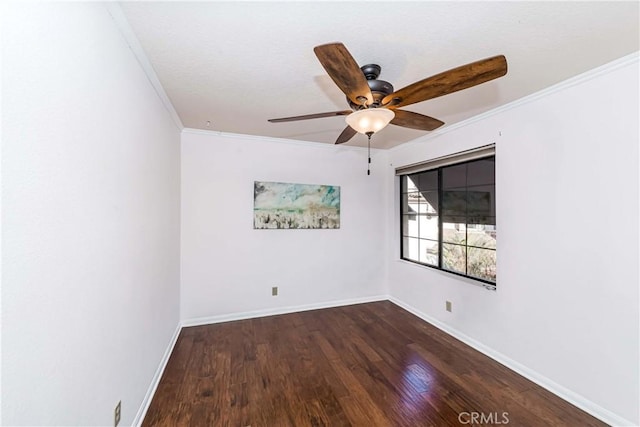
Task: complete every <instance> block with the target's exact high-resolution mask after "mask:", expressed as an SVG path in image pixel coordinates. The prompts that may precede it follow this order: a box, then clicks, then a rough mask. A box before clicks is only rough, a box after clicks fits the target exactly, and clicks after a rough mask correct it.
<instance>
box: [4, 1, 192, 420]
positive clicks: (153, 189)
mask: <svg viewBox="0 0 640 427" xmlns="http://www.w3.org/2000/svg"><path fill="white" fill-rule="evenodd" d="M2 31H3V34H2V35H3V44H2V48H3V50H2V60H3V65H2V66H3V68H2V78H3V80H2V89H3V98H2V110H3V111H2V113H3V116H2V128H3V135H2V137H3V138H2V151H3V152H2V174H3V175H2V181H3V188H2V199H3V207H4V210H3V235H2V245H3V252H2V266H3V271H2V274H3V276H2V345H3V347H2V399H1V400H2V423H3V425H113V410H114V407H115V405H116V403H117V402H118V401H119V400H122V421H121V425H130V424H131V423H132V422H133V420H134V417H135V416H136V412H137V411H138V409H139V408H140V407H141V404H142V402H143V399H144V396H145V393H146V392H147V389H148V387H149V385H150V384H151V383H152V378H153V376H154V373H155V371H156V369H157V368H158V366H159V364H160V361H161V359H162V357H163V353H164V352H165V350H166V349H167V346H168V345H169V344H170V342H171V339H172V336H173V334H174V332H175V330H176V327H177V325H178V322H179V206H180V205H179V203H180V202H179V197H180V193H179V191H180V188H179V179H180V169H179V168H180V164H179V156H180V151H179V150H180V148H179V141H180V134H179V130H178V129H177V127H176V126H175V124H174V122H173V121H172V119H171V116H170V115H169V113H168V112H167V111H166V110H165V108H164V107H163V104H162V103H161V102H160V100H159V98H158V96H157V94H156V93H155V91H154V90H153V88H152V87H151V85H150V84H149V81H148V79H147V77H146V75H145V74H144V73H143V71H142V69H141V68H140V66H139V65H138V62H137V61H136V59H135V57H134V56H133V54H132V53H131V51H130V50H129V48H128V46H127V44H126V43H125V40H124V39H123V38H122V36H121V34H120V33H119V30H118V29H117V28H116V26H115V25H114V22H113V19H112V18H111V16H110V14H109V13H108V11H107V9H106V8H105V5H103V4H99V3H86V2H85V3H42V2H41V3H27V4H26V5H24V6H20V5H15V4H13V5H11V6H7V5H5V8H4V10H3V21H2Z"/></svg>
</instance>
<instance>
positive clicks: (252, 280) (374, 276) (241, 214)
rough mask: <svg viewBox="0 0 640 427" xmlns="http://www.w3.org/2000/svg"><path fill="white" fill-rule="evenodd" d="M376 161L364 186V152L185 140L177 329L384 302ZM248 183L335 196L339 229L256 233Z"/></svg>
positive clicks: (211, 138) (376, 158)
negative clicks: (311, 187)
mask: <svg viewBox="0 0 640 427" xmlns="http://www.w3.org/2000/svg"><path fill="white" fill-rule="evenodd" d="M372 158H373V159H372V162H373V163H372V166H371V170H372V172H371V175H370V176H367V174H366V170H367V169H366V168H367V163H366V162H367V160H366V159H367V158H366V150H363V149H359V148H350V147H346V146H339V147H335V146H330V145H322V144H311V143H302V142H286V141H277V140H269V139H267V138H255V137H242V136H225V135H217V134H214V133H206V132H197V131H191V132H189V131H186V130H185V131H184V132H183V135H182V180H181V182H182V214H181V221H182V228H181V233H182V246H181V256H182V264H181V266H182V281H181V316H182V318H183V320H185V321H192V320H194V319H201V318H211V317H215V316H222V315H228V314H239V313H246V312H255V311H263V312H264V311H265V310H275V311H282V310H284V309H286V308H288V307H298V306H302V305H307V304H330V303H331V302H332V301H339V300H348V299H354V298H366V297H372V296H377V295H384V294H386V292H387V289H386V273H385V264H386V263H385V262H384V259H385V255H386V249H385V248H386V240H385V239H386V233H385V227H386V224H387V220H386V211H385V210H384V209H382V206H384V204H383V203H384V198H385V192H384V191H383V190H382V189H383V188H384V187H385V172H386V168H385V166H386V153H385V152H384V151H382V152H380V151H376V152H372ZM254 181H276V182H291V183H300V184H330V185H338V186H340V191H341V201H340V202H341V204H340V211H341V212H340V214H341V226H340V229H337V230H335V229H334V230H254V229H253V183H254ZM272 286H278V287H279V295H278V296H277V297H272V296H271V287H272Z"/></svg>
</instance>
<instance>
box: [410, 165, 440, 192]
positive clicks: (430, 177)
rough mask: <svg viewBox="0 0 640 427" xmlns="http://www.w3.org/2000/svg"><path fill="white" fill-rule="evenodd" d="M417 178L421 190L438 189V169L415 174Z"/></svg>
mask: <svg viewBox="0 0 640 427" xmlns="http://www.w3.org/2000/svg"><path fill="white" fill-rule="evenodd" d="M412 176H415V177H416V178H417V181H416V185H417V186H418V188H419V189H420V191H429V190H431V191H438V170H437V169H436V170H432V171H427V172H420V173H417V174H415V175H412Z"/></svg>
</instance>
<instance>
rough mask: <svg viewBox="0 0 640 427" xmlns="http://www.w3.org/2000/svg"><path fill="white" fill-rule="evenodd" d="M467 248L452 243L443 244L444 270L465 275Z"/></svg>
mask: <svg viewBox="0 0 640 427" xmlns="http://www.w3.org/2000/svg"><path fill="white" fill-rule="evenodd" d="M466 264H467V247H466V246H463V245H454V244H451V243H443V244H442V268H444V269H445V270H451V271H455V272H457V273H462V274H465V272H466V268H467V265H466Z"/></svg>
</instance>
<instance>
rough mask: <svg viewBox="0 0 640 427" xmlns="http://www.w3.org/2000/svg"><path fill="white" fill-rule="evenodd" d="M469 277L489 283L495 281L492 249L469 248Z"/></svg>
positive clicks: (494, 252) (493, 251) (494, 255)
mask: <svg viewBox="0 0 640 427" xmlns="http://www.w3.org/2000/svg"><path fill="white" fill-rule="evenodd" d="M468 256H469V259H468V266H467V269H468V273H467V274H469V276H473V277H477V278H480V279H484V280H489V281H491V282H495V281H496V251H495V250H494V249H479V248H469V250H468Z"/></svg>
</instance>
